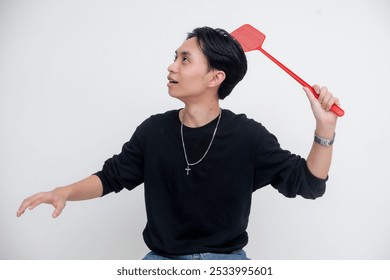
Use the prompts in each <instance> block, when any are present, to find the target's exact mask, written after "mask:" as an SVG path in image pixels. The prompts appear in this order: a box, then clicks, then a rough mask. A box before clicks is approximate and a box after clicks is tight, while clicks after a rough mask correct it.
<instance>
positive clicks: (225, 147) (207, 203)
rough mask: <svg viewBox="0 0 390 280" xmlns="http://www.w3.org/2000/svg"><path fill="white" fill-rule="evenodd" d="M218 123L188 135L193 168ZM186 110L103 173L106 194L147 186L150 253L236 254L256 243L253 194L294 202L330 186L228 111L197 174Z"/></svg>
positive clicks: (160, 119)
mask: <svg viewBox="0 0 390 280" xmlns="http://www.w3.org/2000/svg"><path fill="white" fill-rule="evenodd" d="M216 123H217V119H215V120H214V121H212V122H210V123H209V124H207V125H205V126H203V127H200V128H189V127H185V126H184V129H183V134H184V140H185V146H186V150H187V154H188V160H189V162H190V163H193V162H196V161H198V160H199V159H200V158H201V157H202V156H203V154H204V153H205V151H206V149H207V147H208V145H209V143H210V140H211V138H212V133H213V131H214V128H215V126H216ZM180 125H181V123H180V120H179V110H174V111H168V112H166V113H164V114H158V115H154V116H151V117H150V118H148V119H147V120H145V121H144V122H143V123H142V124H141V125H140V126H139V127H137V129H136V131H135V133H134V134H133V136H132V137H131V139H130V141H129V142H127V143H125V144H124V145H123V148H122V152H121V153H120V154H119V155H114V156H113V157H112V158H111V159H108V160H107V161H106V162H105V163H104V166H103V169H102V171H99V172H97V173H96V175H97V176H98V177H99V178H100V180H101V181H102V183H103V195H106V194H108V193H110V192H113V191H114V192H119V191H121V190H122V189H123V188H126V189H128V190H131V189H133V188H135V187H136V186H138V185H140V184H142V183H144V188H145V203H146V211H147V224H146V227H145V230H144V232H143V236H144V240H145V243H146V244H147V246H148V247H149V248H150V249H151V250H153V251H155V252H157V253H160V254H191V253H202V252H214V253H229V252H231V251H234V250H237V249H241V248H243V247H244V246H245V245H246V244H247V242H248V235H247V232H246V228H247V225H248V218H249V213H250V208H251V198H252V193H253V192H254V191H255V190H257V189H259V188H261V187H264V186H266V185H268V184H271V185H272V186H273V187H274V188H276V189H277V190H278V191H279V192H280V193H282V194H283V195H285V196H287V197H295V196H296V195H301V196H302V197H304V198H310V199H314V198H316V197H320V196H322V195H323V194H324V192H325V182H326V180H322V179H319V178H316V177H315V176H313V175H312V174H311V173H310V171H309V170H308V168H307V165H306V161H305V159H303V158H301V157H300V156H297V155H294V154H291V153H290V152H289V151H286V150H283V149H281V148H280V145H279V143H278V141H277V139H276V137H275V136H273V135H272V134H271V133H269V132H268V131H267V130H266V129H265V128H264V127H263V126H262V125H261V124H260V123H258V122H256V121H254V120H252V119H248V118H247V117H246V116H245V115H243V114H239V115H236V114H234V113H233V112H231V111H229V110H225V109H224V110H223V111H222V117H221V120H220V124H219V127H218V130H217V133H216V135H215V139H214V142H213V143H212V146H211V148H210V150H209V152H208V153H207V155H206V157H205V158H204V159H203V160H202V161H201V162H200V163H199V164H197V165H195V166H192V167H191V171H190V172H189V175H187V171H186V170H185V168H186V167H187V164H186V161H185V157H184V152H183V146H182V140H181V135H180Z"/></svg>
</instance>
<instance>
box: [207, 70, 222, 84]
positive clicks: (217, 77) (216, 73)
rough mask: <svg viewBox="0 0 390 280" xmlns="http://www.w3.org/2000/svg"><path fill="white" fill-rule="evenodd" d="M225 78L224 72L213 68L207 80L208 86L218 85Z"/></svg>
mask: <svg viewBox="0 0 390 280" xmlns="http://www.w3.org/2000/svg"><path fill="white" fill-rule="evenodd" d="M225 78H226V74H225V72H223V71H221V70H213V71H212V76H211V79H210V81H209V86H210V87H215V86H219V85H221V84H222V82H223V81H224V80H225Z"/></svg>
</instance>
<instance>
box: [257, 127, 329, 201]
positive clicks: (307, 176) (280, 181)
mask: <svg viewBox="0 0 390 280" xmlns="http://www.w3.org/2000/svg"><path fill="white" fill-rule="evenodd" d="M327 180H328V178H326V179H320V178H317V177H315V176H314V175H313V174H312V173H311V172H310V170H309V169H308V167H307V164H306V160H305V159H304V158H302V157H300V156H299V155H295V154H292V153H291V152H290V151H287V150H283V149H282V148H281V147H280V145H279V143H278V140H277V138H276V137H275V136H274V135H272V134H271V133H269V132H268V131H267V130H266V129H265V128H264V127H261V129H260V131H259V134H258V143H257V151H256V171H255V190H256V189H258V188H261V187H263V186H266V185H268V184H271V185H272V186H273V187H274V188H275V189H277V190H278V191H279V192H280V193H282V194H283V195H284V196H286V197H296V196H297V195H300V196H302V197H304V198H307V199H315V198H317V197H321V196H322V195H323V194H324V193H325V188H326V185H325V183H326V181H327Z"/></svg>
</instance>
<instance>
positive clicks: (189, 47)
mask: <svg viewBox="0 0 390 280" xmlns="http://www.w3.org/2000/svg"><path fill="white" fill-rule="evenodd" d="M197 52H201V50H200V48H199V46H198V43H197V42H196V38H190V39H188V40H186V41H184V43H183V44H182V45H181V46H180V47H179V48H178V49H177V50H176V51H175V53H176V54H184V55H192V54H196V53H197Z"/></svg>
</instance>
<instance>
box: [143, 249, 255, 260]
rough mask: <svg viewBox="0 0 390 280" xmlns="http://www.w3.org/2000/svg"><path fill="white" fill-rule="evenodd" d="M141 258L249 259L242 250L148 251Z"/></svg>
mask: <svg viewBox="0 0 390 280" xmlns="http://www.w3.org/2000/svg"><path fill="white" fill-rule="evenodd" d="M143 260H250V259H249V258H248V257H247V256H246V253H245V251H244V250H237V251H233V252H231V253H230V254H219V253H198V254H189V255H159V254H157V253H155V252H153V251H151V252H149V253H148V254H147V255H146V256H145V257H144V258H143Z"/></svg>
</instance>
